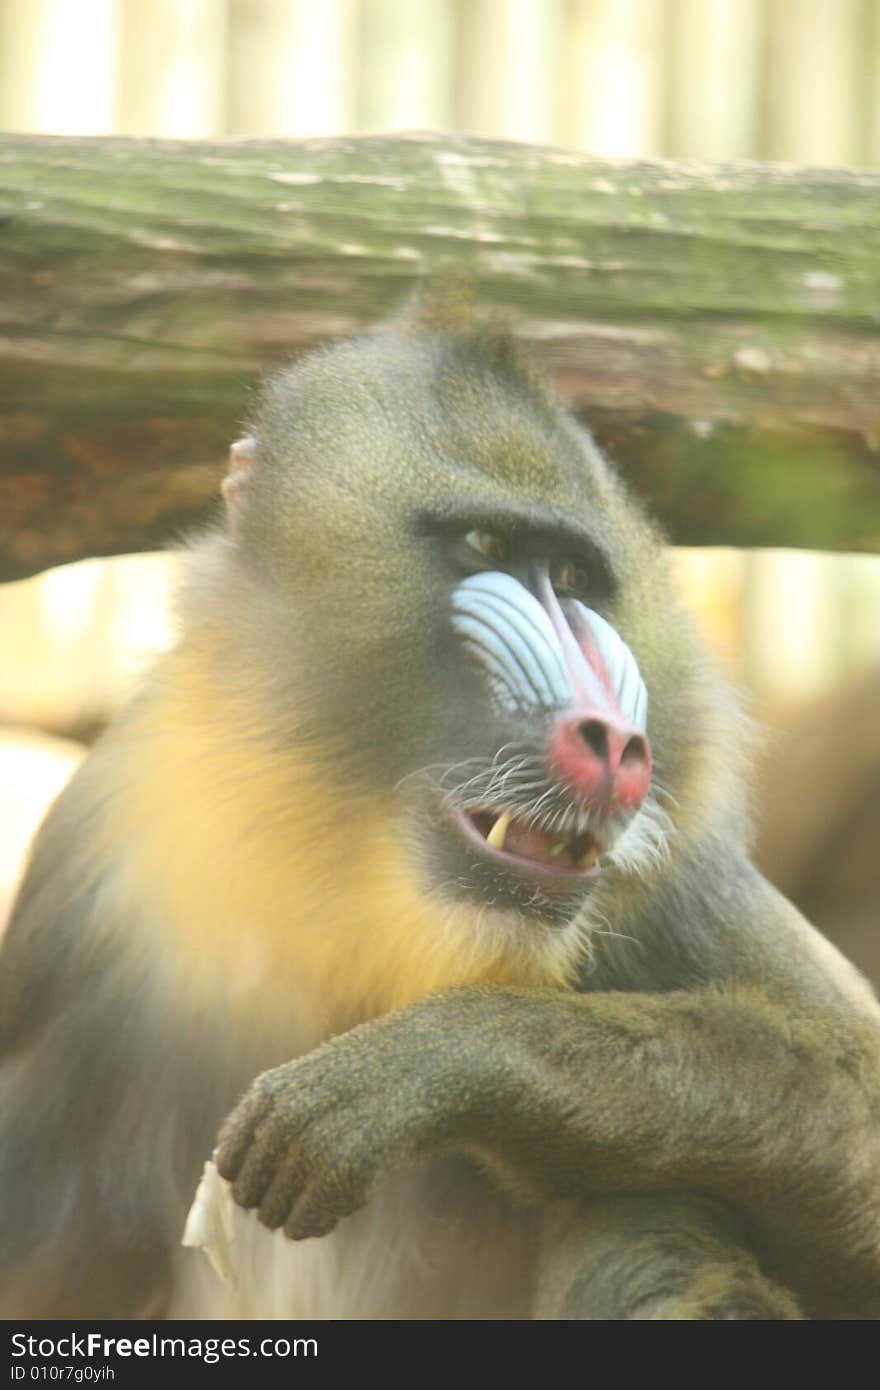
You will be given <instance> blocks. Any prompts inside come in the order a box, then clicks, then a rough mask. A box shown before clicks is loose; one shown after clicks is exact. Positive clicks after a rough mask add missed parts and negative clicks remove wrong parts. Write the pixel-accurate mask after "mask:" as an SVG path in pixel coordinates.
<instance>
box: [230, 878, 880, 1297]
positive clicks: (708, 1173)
mask: <svg viewBox="0 0 880 1390" xmlns="http://www.w3.org/2000/svg"><path fill="white" fill-rule="evenodd" d="M746 874H747V876H749V877H750V879H751V888H750V893H749V896H750V898H751V906H752V909H753V910H757V909H761V910H762V911H763V913H764V915H765V919H767V918H768V917H769V919H770V920H773V918H774V916H775V917H776V918H777V919H778V920H777V921H776V922H774V926H775V927H778V930H779V933H780V938H781V943H780V944H781V953H779V952H774V951H768V953H767V957H766V959H765V961H764V976H765V980H764V982H763V983H761V984H758V983H757V982H755V981H754V980H751V981H750V980H748V979H740V980H730V981H728V982H726V983H722V984H720V985H710V986H708V987H703V988H697V989H681V990H676V991H673V992H670V993H666V994H646V993H626V992H602V993H598V992H597V993H592V994H574V993H571V994H569V993H567V992H556V991H546V992H530V991H520V990H516V989H510V988H502V987H494V986H482V987H466V988H456V989H451V990H447V991H444V992H442V993H439V994H436V995H432V996H429V997H427V998H424V999H422V1000H420V1001H418V1002H416V1003H415V1004H412V1005H410V1006H409V1007H407V1008H404V1009H401V1010H399V1011H397V1012H394V1013H391V1014H389V1015H386V1016H385V1017H383V1018H380V1019H378V1020H375V1021H373V1022H370V1023H367V1024H365V1025H362V1026H360V1027H358V1028H355V1029H353V1030H352V1031H351V1032H349V1033H345V1034H343V1035H341V1036H339V1037H337V1038H335V1039H333V1040H332V1041H330V1042H328V1043H326V1044H324V1045H323V1046H322V1047H319V1048H318V1049H317V1050H316V1051H314V1052H312V1053H311V1054H309V1055H308V1056H306V1057H304V1058H302V1059H301V1060H299V1061H296V1062H292V1063H290V1064H289V1065H286V1066H281V1067H278V1068H276V1069H274V1070H273V1071H269V1072H266V1073H265V1074H264V1075H263V1076H261V1077H259V1078H258V1080H257V1081H256V1082H255V1083H254V1085H253V1087H252V1088H251V1090H250V1092H249V1093H248V1094H247V1096H246V1097H245V1099H244V1100H243V1101H242V1103H241V1104H240V1105H239V1107H238V1109H237V1110H235V1111H234V1112H233V1114H232V1116H231V1117H230V1118H229V1120H227V1122H226V1125H225V1127H224V1129H223V1132H222V1135H221V1140H220V1147H219V1152H218V1167H219V1170H220V1173H221V1175H222V1176H224V1177H226V1178H228V1179H230V1180H231V1181H232V1183H233V1188H232V1191H233V1196H234V1197H235V1199H236V1201H237V1202H238V1203H239V1204H240V1205H242V1206H245V1207H249V1208H258V1209H259V1216H260V1220H261V1221H263V1222H264V1224H266V1225H267V1226H269V1227H272V1228H277V1227H281V1226H283V1227H284V1229H285V1231H286V1233H287V1234H288V1235H289V1236H291V1237H292V1238H294V1239H301V1238H303V1237H306V1236H319V1235H323V1234H326V1233H327V1232H328V1231H330V1230H331V1229H332V1228H333V1226H334V1225H335V1224H336V1222H337V1221H338V1220H339V1219H340V1218H341V1217H343V1216H345V1215H347V1214H348V1213H350V1212H352V1211H354V1210H355V1209H357V1208H358V1207H360V1206H361V1205H363V1204H364V1203H365V1202H366V1201H367V1200H368V1198H369V1196H370V1193H371V1190H372V1188H373V1186H374V1184H375V1183H376V1182H377V1180H378V1179H379V1178H380V1177H382V1176H383V1175H384V1174H385V1173H386V1172H388V1171H389V1170H390V1169H392V1168H396V1167H398V1166H399V1165H402V1164H405V1163H407V1162H411V1161H413V1160H417V1159H420V1158H422V1157H427V1156H430V1155H432V1154H436V1153H438V1152H441V1151H448V1150H451V1149H460V1150H467V1151H469V1152H471V1153H472V1154H474V1155H476V1156H477V1157H479V1158H480V1159H482V1160H484V1161H485V1162H486V1163H487V1165H488V1166H489V1167H490V1168H491V1169H492V1170H494V1171H495V1172H496V1173H497V1174H498V1175H499V1176H500V1177H501V1178H502V1180H503V1181H504V1182H505V1184H506V1185H509V1186H512V1187H513V1188H514V1189H515V1190H518V1191H519V1192H520V1193H521V1194H523V1195H524V1196H525V1197H526V1198H527V1199H531V1200H537V1201H538V1202H545V1203H555V1202H558V1201H560V1200H564V1199H574V1200H575V1201H577V1202H578V1203H581V1204H585V1210H586V1209H588V1208H589V1204H590V1202H591V1199H595V1198H597V1197H612V1198H616V1197H618V1196H620V1195H625V1194H639V1193H641V1194H668V1196H667V1198H666V1199H665V1200H666V1203H667V1207H669V1208H671V1206H672V1202H671V1199H672V1198H673V1197H677V1196H687V1197H691V1198H694V1199H696V1201H695V1202H694V1204H693V1205H694V1207H695V1208H696V1207H697V1206H698V1205H699V1204H700V1203H701V1202H702V1201H703V1199H708V1205H709V1206H712V1205H714V1204H715V1203H719V1202H720V1203H721V1204H722V1205H723V1207H724V1208H727V1209H728V1212H727V1216H728V1218H729V1217H730V1215H731V1213H732V1214H733V1216H734V1217H735V1218H736V1220H737V1221H738V1222H739V1224H740V1228H741V1235H742V1236H743V1237H744V1238H745V1239H746V1240H747V1241H748V1245H749V1247H750V1249H751V1250H753V1251H754V1252H755V1253H756V1254H757V1256H758V1259H759V1261H760V1264H761V1267H762V1268H763V1270H764V1271H765V1273H766V1274H768V1275H770V1276H771V1277H772V1278H776V1279H779V1280H780V1281H782V1282H783V1283H784V1284H786V1285H787V1286H788V1287H789V1288H791V1289H794V1290H795V1291H796V1293H797V1294H798V1296H799V1298H800V1299H801V1301H802V1304H803V1307H804V1309H805V1311H806V1312H807V1313H808V1315H811V1316H818V1317H854V1316H855V1317H878V1316H880V1027H878V1021H877V1016H876V1013H875V1012H874V1011H873V1009H872V1006H871V1004H870V1003H867V1004H866V1003H865V1001H864V998H863V997H862V996H860V994H859V990H858V987H856V996H858V1002H855V1003H854V1004H853V1003H847V1002H846V1000H845V999H844V997H843V996H842V995H841V996H839V997H837V998H836V999H835V998H834V995H835V992H836V985H835V984H833V983H832V978H831V975H830V974H829V975H828V976H825V977H823V976H822V975H821V973H820V970H821V964H822V956H823V952H824V945H823V944H822V943H818V942H817V946H816V952H815V960H816V962H817V979H816V982H815V984H814V982H812V981H811V980H810V979H809V978H807V979H806V980H801V981H794V980H788V981H786V980H785V975H784V971H785V967H784V965H783V964H781V961H782V956H783V955H784V954H785V941H786V937H787V934H788V933H790V932H792V931H794V932H796V933H798V934H801V933H803V931H804V930H806V931H807V932H810V929H809V928H805V924H802V923H801V922H800V920H799V919H797V920H795V919H796V914H794V913H793V910H792V909H790V908H788V906H787V905H786V904H783V903H782V900H781V899H778V898H777V896H776V895H775V893H773V890H771V889H769V887H768V886H767V885H765V884H763V882H762V881H761V880H760V879H758V878H757V875H752V874H751V871H748V870H746ZM801 952H802V953H803V946H802V945H801ZM807 958H808V959H809V957H807ZM835 963H836V962H835ZM801 964H803V962H801ZM839 964H840V966H841V976H842V978H844V979H845V976H846V971H845V967H844V966H843V962H840V963H839ZM808 973H810V972H809V968H808ZM822 986H824V988H823V987H822ZM823 993H824V994H825V995H826V996H827V997H826V998H825V999H822V998H820V997H819V996H820V995H822V994H823ZM797 995H800V997H796V996H797ZM811 996H814V997H811ZM829 1001H833V1002H829ZM613 1205H614V1203H613V1202H612V1203H600V1204H599V1206H600V1208H602V1207H604V1206H607V1207H609V1208H611V1207H613ZM705 1206H706V1204H705V1203H704V1210H703V1214H702V1215H701V1217H700V1219H701V1220H705ZM625 1215H628V1218H629V1220H630V1227H629V1229H634V1227H633V1224H632V1223H633V1221H636V1222H637V1221H638V1218H639V1207H638V1203H637V1202H634V1203H631V1204H630V1211H629V1213H628V1214H625ZM716 1215H717V1214H716ZM602 1219H605V1218H604V1217H603V1218H602ZM601 1225H602V1221H601V1220H600V1222H599V1227H600V1235H601ZM652 1229H653V1228H652ZM655 1235H656V1231H655ZM713 1238H714V1237H713ZM780 1292H781V1291H780ZM783 1297H784V1295H783ZM673 1315H675V1314H673ZM679 1315H681V1316H692V1315H693V1314H689V1313H687V1312H685V1313H683V1314H679ZM721 1315H722V1316H725V1314H721ZM737 1315H738V1314H736V1313H732V1314H726V1316H737ZM761 1315H762V1314H758V1316H761ZM768 1315H769V1316H777V1315H778V1316H797V1314H796V1312H795V1313H792V1312H789V1313H781V1314H767V1313H766V1312H765V1313H764V1314H763V1316H768Z"/></svg>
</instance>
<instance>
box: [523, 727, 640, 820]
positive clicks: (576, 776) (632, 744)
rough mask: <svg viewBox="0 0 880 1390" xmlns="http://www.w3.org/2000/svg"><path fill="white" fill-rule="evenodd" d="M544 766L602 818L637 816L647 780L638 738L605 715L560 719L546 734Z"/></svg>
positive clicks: (633, 731) (635, 733)
mask: <svg viewBox="0 0 880 1390" xmlns="http://www.w3.org/2000/svg"><path fill="white" fill-rule="evenodd" d="M547 754H548V758H549V761H550V765H551V767H552V768H553V770H554V771H555V772H556V773H557V775H558V776H559V777H561V778H562V779H563V781H565V782H567V783H568V785H569V786H570V787H571V789H572V791H573V792H574V793H575V795H576V796H577V797H579V799H580V800H581V801H585V802H587V803H589V804H590V805H591V806H595V807H597V808H600V809H601V810H602V811H604V812H605V813H606V814H607V813H613V812H614V811H630V812H632V811H637V810H638V808H639V807H640V806H641V804H642V802H643V801H644V799H645V797H646V795H647V792H648V784H649V783H650V781H651V749H650V746H649V744H648V740H647V739H646V738H645V736H644V734H643V733H641V732H640V731H639V730H638V729H636V728H634V727H633V726H632V725H631V724H627V723H625V721H624V720H622V719H619V718H617V717H616V716H615V715H612V714H609V713H608V711H606V710H602V711H600V710H592V709H578V710H569V711H567V712H566V713H565V714H561V715H560V716H559V718H558V719H557V720H556V722H555V723H554V725H553V728H552V730H551V732H550V740H549V744H548V749H547Z"/></svg>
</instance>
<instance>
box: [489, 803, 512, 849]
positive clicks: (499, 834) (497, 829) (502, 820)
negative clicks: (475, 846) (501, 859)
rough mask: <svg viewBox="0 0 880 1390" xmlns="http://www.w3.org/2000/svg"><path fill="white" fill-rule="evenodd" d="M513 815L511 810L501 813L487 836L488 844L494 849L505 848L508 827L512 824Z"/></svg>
mask: <svg viewBox="0 0 880 1390" xmlns="http://www.w3.org/2000/svg"><path fill="white" fill-rule="evenodd" d="M511 820H512V816H511V814H510V812H509V811H504V812H503V814H502V815H500V816H499V817H498V819H497V821H496V822H495V824H494V825H493V826H492V829H491V830H490V831H489V834H488V835H487V836H486V844H487V845H491V846H492V848H493V849H503V848H504V841H505V840H506V839H507V827H508V826H509V825H510V822H511Z"/></svg>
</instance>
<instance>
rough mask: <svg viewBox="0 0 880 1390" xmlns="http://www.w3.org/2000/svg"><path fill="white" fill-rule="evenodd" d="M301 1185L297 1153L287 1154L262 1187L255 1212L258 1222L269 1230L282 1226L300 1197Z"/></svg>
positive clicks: (275, 1229)
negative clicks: (257, 1208) (261, 1195)
mask: <svg viewBox="0 0 880 1390" xmlns="http://www.w3.org/2000/svg"><path fill="white" fill-rule="evenodd" d="M302 1186H303V1182H302V1177H301V1176H300V1164H299V1162H298V1155H296V1154H289V1155H288V1156H287V1159H286V1161H283V1162H282V1163H281V1165H280V1167H279V1168H278V1169H277V1171H276V1172H275V1174H274V1175H273V1176H272V1178H271V1181H270V1183H269V1185H268V1187H267V1188H266V1189H264V1192H263V1197H262V1200H261V1202H260V1206H259V1211H258V1212H257V1216H258V1217H259V1219H260V1223H261V1224H262V1225H263V1226H267V1227H268V1228H269V1230H270V1231H277V1230H278V1227H279V1226H283V1225H284V1224H285V1222H286V1221H287V1219H288V1217H289V1216H290V1214H291V1208H293V1207H295V1206H296V1203H297V1202H298V1200H299V1199H300V1194H301V1191H302Z"/></svg>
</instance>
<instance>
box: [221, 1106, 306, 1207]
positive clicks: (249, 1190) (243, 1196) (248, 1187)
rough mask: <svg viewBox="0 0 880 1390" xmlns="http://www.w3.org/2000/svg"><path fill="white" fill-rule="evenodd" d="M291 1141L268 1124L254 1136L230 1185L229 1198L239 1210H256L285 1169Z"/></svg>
mask: <svg viewBox="0 0 880 1390" xmlns="http://www.w3.org/2000/svg"><path fill="white" fill-rule="evenodd" d="M290 1144H291V1139H290V1137H289V1136H288V1135H287V1134H286V1133H285V1131H284V1130H283V1129H279V1128H278V1127H277V1126H276V1125H274V1124H273V1123H272V1120H271V1119H269V1120H267V1121H266V1122H265V1123H264V1124H263V1125H261V1126H260V1127H259V1128H258V1129H257V1132H256V1134H255V1136H254V1141H253V1143H252V1144H251V1147H250V1149H249V1151H248V1153H247V1154H246V1155H245V1158H244V1161H243V1163H242V1164H241V1167H240V1168H239V1170H238V1176H237V1177H236V1178H235V1179H234V1181H233V1184H232V1195H233V1197H234V1198H235V1200H236V1202H237V1203H238V1205H239V1206H240V1207H247V1208H248V1209H250V1208H251V1207H258V1206H259V1205H260V1203H261V1202H262V1200H263V1198H264V1196H265V1195H266V1192H267V1191H268V1190H269V1188H270V1186H271V1185H272V1183H273V1182H274V1180H275V1176H276V1174H277V1173H278V1172H279V1170H280V1169H282V1168H283V1167H284V1161H285V1159H286V1157H287V1155H288V1153H289V1150H290Z"/></svg>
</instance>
